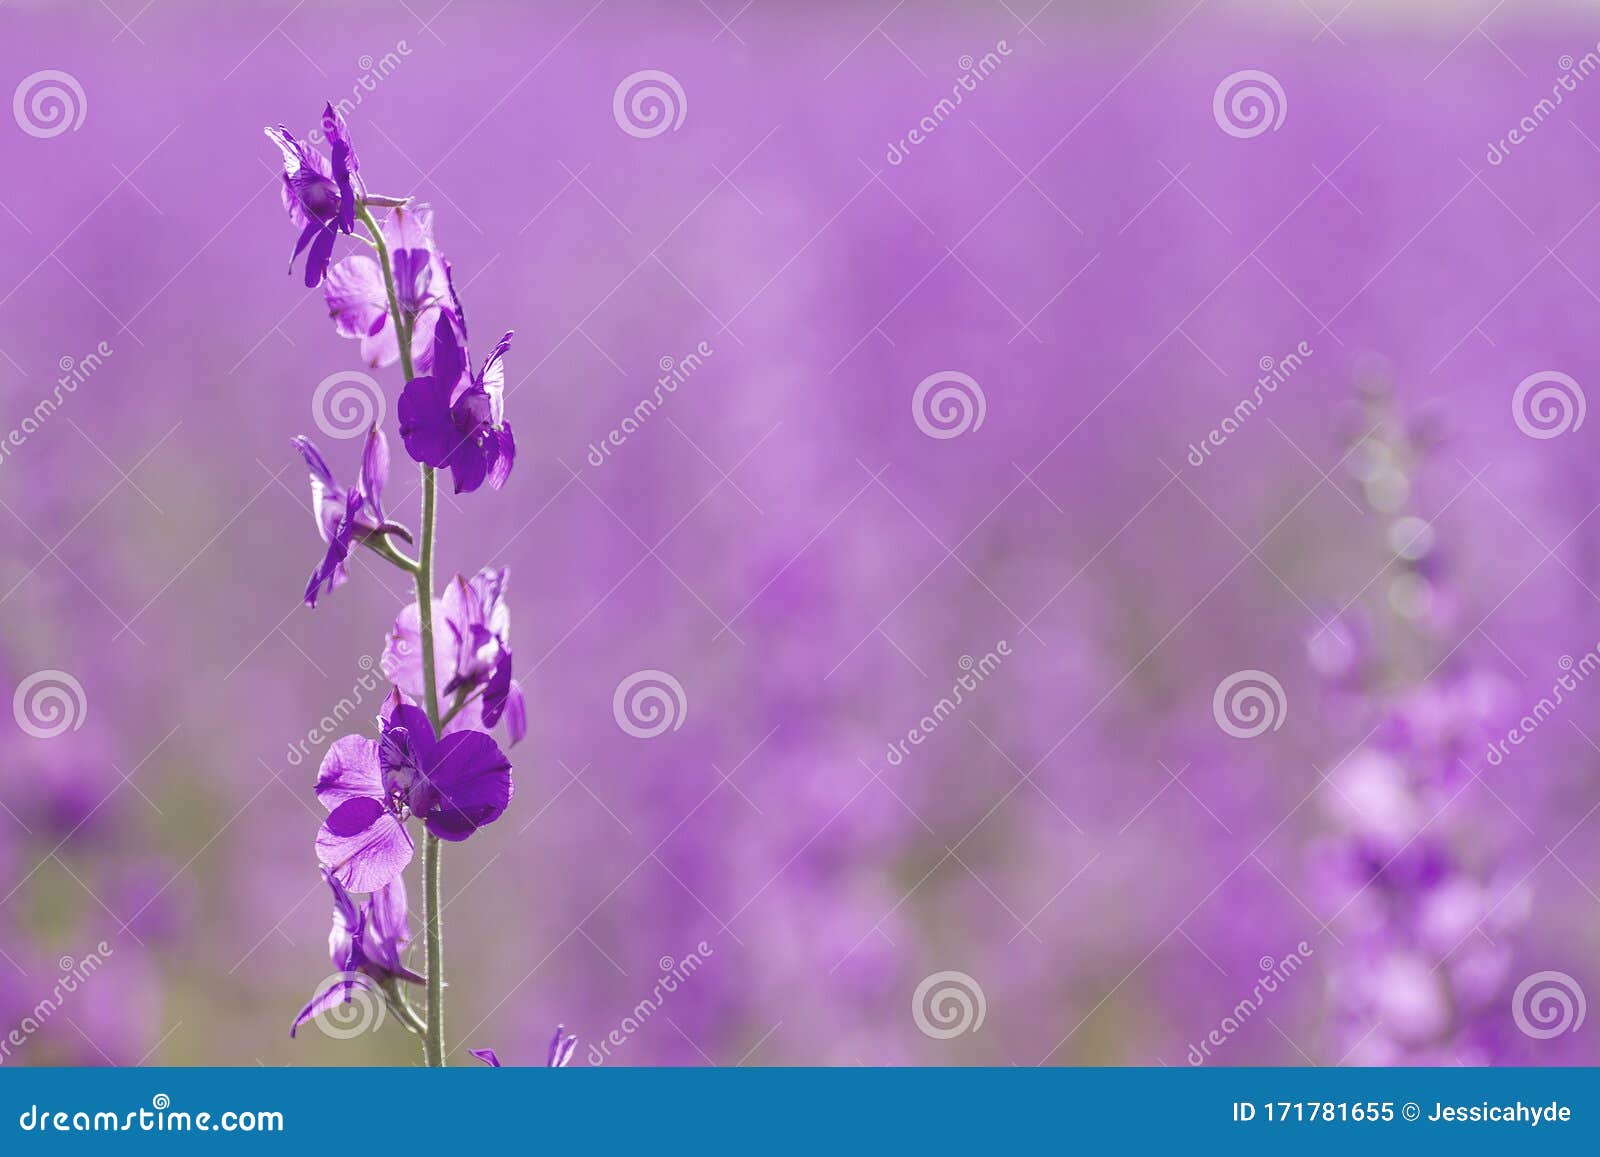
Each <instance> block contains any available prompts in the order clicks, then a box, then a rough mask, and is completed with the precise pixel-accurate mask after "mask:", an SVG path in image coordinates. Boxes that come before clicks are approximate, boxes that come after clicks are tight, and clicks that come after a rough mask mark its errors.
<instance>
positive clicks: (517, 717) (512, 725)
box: [506, 679, 528, 747]
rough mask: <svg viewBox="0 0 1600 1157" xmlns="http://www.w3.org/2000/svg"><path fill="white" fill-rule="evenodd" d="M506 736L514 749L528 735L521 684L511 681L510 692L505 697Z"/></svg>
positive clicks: (526, 710)
mask: <svg viewBox="0 0 1600 1157" xmlns="http://www.w3.org/2000/svg"><path fill="white" fill-rule="evenodd" d="M506 734H507V735H509V736H511V745H512V746H513V747H515V746H516V745H517V744H519V743H521V742H522V740H523V737H524V736H526V735H527V734H528V709H527V705H526V704H525V703H524V702H523V699H522V684H520V683H518V682H517V681H516V680H515V679H513V680H511V692H510V694H508V695H507V696H506Z"/></svg>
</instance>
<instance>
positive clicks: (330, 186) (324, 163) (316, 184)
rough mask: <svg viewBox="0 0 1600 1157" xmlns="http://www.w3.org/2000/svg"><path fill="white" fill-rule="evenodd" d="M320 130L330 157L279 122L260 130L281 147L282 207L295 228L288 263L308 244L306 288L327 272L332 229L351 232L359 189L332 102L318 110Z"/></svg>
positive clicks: (291, 264)
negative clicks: (320, 119)
mask: <svg viewBox="0 0 1600 1157" xmlns="http://www.w3.org/2000/svg"><path fill="white" fill-rule="evenodd" d="M322 130H323V133H324V135H325V136H326V137H327V138H328V141H329V143H330V145H331V146H332V148H333V160H332V161H331V162H330V161H329V160H328V159H327V158H326V157H324V156H323V155H322V154H321V153H320V152H318V151H317V150H316V149H314V148H312V147H311V145H310V144H309V143H306V142H303V141H301V140H299V139H298V138H297V137H296V136H295V135H294V134H293V133H291V132H290V131H289V130H288V129H286V128H284V127H283V126H282V125H279V126H278V127H277V128H270V127H269V128H266V129H263V130H262V131H263V132H265V133H266V134H267V136H268V137H269V138H270V139H271V141H272V143H273V144H275V145H277V146H278V149H279V150H280V151H281V152H282V153H283V207H284V208H285V209H286V210H288V213H289V220H290V221H292V222H293V223H294V224H295V226H296V227H298V228H299V230H300V237H299V239H298V240H297V241H296V242H295V245H294V253H293V254H291V255H290V257H289V268H290V269H291V270H292V269H293V268H294V263H295V260H296V258H298V257H299V256H300V254H301V253H302V252H304V251H305V249H306V248H307V246H309V247H310V250H311V251H310V253H309V254H307V256H306V287H307V288H315V287H316V286H317V285H320V284H321V283H322V279H323V277H324V276H326V275H327V272H328V262H329V260H330V259H331V258H332V256H333V242H334V237H335V235H336V234H338V233H341V232H343V233H353V232H355V223H356V200H357V198H359V197H360V196H361V195H362V193H363V192H364V190H363V189H362V186H361V179H360V177H359V176H358V175H357V171H358V169H359V163H358V162H357V160H356V154H355V149H354V148H353V147H352V146H351V144H350V133H349V129H347V128H346V127H345V123H344V118H343V117H342V116H340V115H339V113H338V111H337V110H336V109H334V107H333V106H332V105H331V104H330V105H328V106H327V107H326V108H325V109H324V110H323V113H322Z"/></svg>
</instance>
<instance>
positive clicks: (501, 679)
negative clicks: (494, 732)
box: [483, 648, 511, 727]
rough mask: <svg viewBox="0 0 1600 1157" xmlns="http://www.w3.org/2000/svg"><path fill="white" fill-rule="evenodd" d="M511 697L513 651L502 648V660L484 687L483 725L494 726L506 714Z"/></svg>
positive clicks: (495, 666) (496, 665)
mask: <svg viewBox="0 0 1600 1157" xmlns="http://www.w3.org/2000/svg"><path fill="white" fill-rule="evenodd" d="M510 698H511V652H510V651H508V650H506V649H504V648H502V649H501V651H500V661H499V662H498V663H496V664H495V665H494V671H493V673H492V674H491V675H490V676H489V682H488V683H486V684H485V685H484V688H483V725H484V726H485V727H493V726H494V725H495V724H496V723H498V722H500V716H502V715H504V714H505V710H506V703H507V701H508V700H509V699H510Z"/></svg>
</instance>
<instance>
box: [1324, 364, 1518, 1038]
mask: <svg viewBox="0 0 1600 1157" xmlns="http://www.w3.org/2000/svg"><path fill="white" fill-rule="evenodd" d="M1366 403H1367V410H1368V414H1369V417H1370V418H1372V419H1373V421H1372V422H1370V423H1369V424H1370V425H1371V426H1372V432H1371V433H1369V435H1368V436H1367V438H1366V440H1365V442H1364V443H1363V444H1362V446H1360V447H1358V450H1357V453H1356V454H1355V455H1354V460H1355V472H1356V474H1357V477H1358V480H1359V482H1360V484H1361V489H1362V493H1363V496H1364V498H1365V499H1366V505H1367V506H1368V508H1369V509H1370V510H1371V511H1372V512H1373V513H1374V514H1375V515H1377V516H1378V517H1379V518H1380V519H1382V520H1383V521H1384V522H1385V524H1386V529H1387V530H1388V532H1389V533H1388V540H1389V541H1390V542H1391V544H1393V545H1394V546H1395V548H1396V551H1397V556H1396V558H1395V559H1394V560H1393V561H1392V563H1391V565H1390V566H1389V567H1388V568H1386V569H1385V574H1384V583H1383V594H1384V596H1385V597H1384V599H1383V602H1382V605H1381V609H1379V608H1375V609H1374V612H1373V613H1371V614H1360V613H1359V612H1351V613H1349V614H1346V615H1345V616H1342V617H1340V618H1339V619H1337V620H1336V621H1335V623H1334V625H1333V627H1332V628H1330V629H1326V630H1323V631H1319V632H1318V634H1317V635H1316V636H1315V637H1314V638H1313V640H1312V644H1311V658H1312V661H1313V665H1314V666H1316V667H1317V668H1318V669H1319V671H1320V672H1321V673H1322V675H1323V676H1324V677H1325V678H1326V679H1327V681H1328V684H1329V686H1330V688H1331V689H1332V690H1333V691H1335V692H1336V693H1337V694H1338V695H1339V696H1341V697H1353V699H1354V701H1355V703H1356V705H1357V706H1358V708H1359V711H1360V713H1361V715H1362V716H1364V717H1365V721H1364V724H1363V727H1362V729H1363V731H1365V732H1366V738H1365V739H1363V740H1362V742H1361V743H1360V744H1359V745H1358V746H1357V747H1356V749H1355V750H1354V751H1352V752H1351V753H1350V754H1349V755H1347V756H1346V757H1345V758H1344V759H1342V760H1341V761H1340V762H1339V764H1338V765H1337V766H1336V767H1335V768H1334V769H1333V770H1332V772H1331V774H1330V776H1329V783H1330V785H1331V787H1330V790H1329V791H1328V792H1327V793H1326V794H1325V795H1324V801H1325V803H1326V804H1327V806H1328V808H1329V809H1330V810H1331V812H1332V818H1333V820H1334V823H1335V826H1336V834H1330V836H1329V837H1328V838H1326V839H1324V840H1322V841H1321V842H1319V843H1318V844H1317V845H1315V846H1314V847H1313V849H1312V867H1313V874H1314V877H1315V882H1316V884H1317V886H1318V891H1319V893H1320V894H1321V895H1322V896H1323V898H1324V899H1325V901H1326V902H1327V903H1329V904H1330V905H1334V906H1336V908H1337V912H1338V913H1339V916H1336V917H1335V918H1336V919H1339V917H1340V916H1342V917H1343V919H1342V920H1341V921H1340V926H1341V930H1343V929H1344V928H1345V927H1346V925H1348V926H1349V928H1350V929H1351V930H1350V931H1346V932H1344V943H1343V944H1342V945H1341V946H1340V948H1339V949H1338V951H1337V953H1336V954H1335V956H1334V958H1333V960H1334V963H1333V965H1332V974H1331V977H1330V987H1331V995H1332V997H1333V1016H1334V1021H1335V1025H1336V1028H1337V1031H1338V1034H1339V1038H1340V1041H1339V1043H1338V1045H1337V1054H1338V1055H1340V1056H1342V1057H1344V1058H1346V1059H1348V1060H1350V1061H1351V1062H1353V1063H1358V1064H1411V1065H1415V1064H1435V1065H1437V1064H1485V1063H1488V1062H1489V1061H1490V1060H1492V1059H1494V1057H1495V1056H1496V1055H1497V1053H1498V1052H1499V1051H1500V1046H1499V1042H1498V1039H1497V1038H1498V1036H1499V1035H1500V1034H1501V1033H1502V1032H1503V1025H1502V1024H1501V1021H1502V1020H1503V1018H1502V1017H1496V1016H1494V1015H1492V1012H1493V1011H1494V1010H1495V1009H1496V1008H1497V1004H1496V1002H1497V999H1498V997H1499V996H1500V994H1501V990H1502V987H1503V985H1504V983H1505V980H1506V978H1507V974H1508V968H1509V966H1510V962H1511V961H1510V948H1509V946H1508V944H1507V943H1506V940H1505V938H1504V934H1505V933H1507V932H1510V931H1512V930H1513V929H1514V927H1515V925H1516V924H1517V923H1518V922H1519V920H1520V919H1521V915H1520V912H1519V903H1518V900H1519V899H1522V897H1518V896H1516V895H1515V893H1516V889H1514V888H1513V889H1511V890H1510V892H1509V893H1508V892H1507V890H1506V889H1505V888H1504V887H1502V886H1499V885H1498V884H1497V883H1496V881H1495V880H1494V878H1493V877H1494V872H1493V870H1492V860H1493V852H1492V849H1491V848H1490V847H1489V846H1488V845H1487V843H1486V842H1484V841H1482V840H1481V839H1474V840H1473V841H1471V842H1472V843H1476V844H1477V845H1478V846H1477V847H1475V848H1471V847H1470V844H1467V842H1466V841H1463V840H1462V838H1461V836H1462V833H1460V832H1458V831H1454V830H1452V828H1453V824H1452V822H1451V817H1450V807H1449V805H1450V804H1451V803H1452V802H1453V801H1454V799H1455V797H1456V796H1457V795H1458V794H1459V792H1460V789H1461V786H1462V784H1463V783H1464V782H1465V781H1466V780H1467V779H1468V778H1469V777H1470V776H1471V775H1473V774H1474V773H1473V771H1472V769H1471V767H1470V765H1469V764H1468V763H1467V762H1466V759H1467V758H1468V757H1469V756H1471V755H1475V754H1476V753H1477V752H1479V751H1481V750H1482V737H1483V735H1484V731H1485V726H1486V723H1485V720H1486V719H1487V718H1489V717H1491V716H1492V714H1493V711H1494V708H1495V705H1496V703H1497V700H1498V699H1500V698H1501V697H1502V694H1503V688H1502V687H1501V685H1500V683H1499V681H1498V680H1496V679H1495V678H1494V677H1493V676H1491V675H1488V674H1486V673H1485V672H1484V671H1482V670H1480V669H1478V668H1477V667H1476V666H1474V665H1473V664H1471V663H1470V662H1467V661H1465V660H1464V659H1458V658H1456V657H1455V653H1454V652H1451V653H1448V654H1446V656H1445V659H1443V660H1440V659H1437V658H1436V656H1437V654H1438V652H1439V651H1440V650H1441V649H1442V648H1440V647H1438V646H1437V645H1436V644H1437V643H1438V641H1439V639H1440V638H1441V637H1443V636H1444V635H1445V633H1446V632H1445V628H1447V627H1449V626H1450V625H1451V623H1452V622H1453V620H1454V618H1455V617H1456V608H1457V605H1458V600H1457V599H1456V598H1455V597H1454V596H1453V593H1452V591H1451V585H1450V574H1449V568H1448V567H1447V565H1446V562H1445V559H1444V557H1443V553H1442V551H1441V550H1440V549H1439V547H1438V545H1437V544H1436V543H1435V542H1434V539H1433V535H1432V532H1431V529H1430V528H1428V527H1427V525H1426V524H1425V523H1423V522H1422V521H1421V520H1420V519H1419V518H1417V517H1416V516H1415V515H1413V514H1411V513H1410V511H1409V509H1408V505H1407V501H1406V496H1407V495H1409V494H1410V493H1411V492H1412V490H1413V488H1414V487H1413V484H1412V479H1413V477H1414V475H1415V474H1416V472H1417V470H1418V464H1419V460H1420V459H1421V458H1422V457H1423V456H1424V454H1425V452H1426V450H1427V448H1428V443H1429V441H1430V439H1431V435H1430V434H1429V432H1428V430H1427V427H1426V426H1425V425H1423V424H1421V423H1419V422H1417V421H1409V422H1408V421H1405V420H1403V419H1401V418H1400V417H1399V416H1398V415H1397V414H1395V413H1394V411H1393V406H1392V403H1391V402H1390V400H1389V399H1388V397H1387V396H1386V395H1385V394H1384V393H1382V392H1381V391H1378V390H1377V389H1376V388H1374V389H1373V390H1371V391H1369V393H1368V396H1367V398H1366ZM1464 844H1465V845H1466V847H1468V848H1470V850H1471V852H1472V854H1471V856H1470V857H1469V856H1468V855H1465V854H1463V853H1464V850H1465V849H1464ZM1497 894H1499V895H1500V898H1499V899H1495V896H1496V895H1497Z"/></svg>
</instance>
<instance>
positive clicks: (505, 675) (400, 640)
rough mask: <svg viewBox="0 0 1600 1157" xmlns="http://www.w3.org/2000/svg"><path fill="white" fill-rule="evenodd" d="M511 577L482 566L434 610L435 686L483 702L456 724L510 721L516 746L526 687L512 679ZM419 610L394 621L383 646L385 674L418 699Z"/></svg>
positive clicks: (523, 724)
mask: <svg viewBox="0 0 1600 1157" xmlns="http://www.w3.org/2000/svg"><path fill="white" fill-rule="evenodd" d="M508 576H509V571H507V570H506V569H505V568H504V567H501V568H494V567H485V568H484V569H483V570H481V571H479V572H478V573H477V574H475V575H473V576H472V578H470V579H465V578H462V577H461V576H460V575H457V576H456V577H455V578H454V579H452V580H451V581H450V583H449V585H448V586H446V587H445V590H444V595H443V597H442V598H439V599H435V600H434V604H433V620H434V680H435V684H434V685H435V686H436V687H438V688H439V689H440V690H439V693H440V695H442V696H452V695H460V696H462V697H463V699H467V698H471V697H472V696H473V694H474V693H476V692H480V691H481V696H480V697H479V698H478V699H477V700H475V701H473V702H472V703H471V704H470V707H472V708H476V709H477V711H476V717H475V718H474V716H472V715H469V714H468V713H467V712H466V711H463V712H462V713H461V714H460V715H458V716H457V717H456V721H455V722H460V721H463V720H465V721H467V722H468V723H469V724H474V725H478V726H482V727H484V728H489V727H493V726H494V725H495V724H496V723H498V722H499V721H500V718H501V716H502V715H503V716H504V717H505V721H506V728H507V731H508V733H509V734H510V737H511V742H512V743H513V744H515V743H517V742H519V741H520V740H521V739H522V737H523V736H524V735H525V734H527V729H528V724H527V710H526V706H525V704H524V701H523V694H522V687H521V685H520V684H519V683H518V682H517V681H516V680H515V679H513V678H512V677H511V669H512V659H511V608H510V606H509V605H508V604H507V602H506V599H505V589H506V581H507V578H508ZM419 617H420V616H419V613H418V609H417V604H416V603H412V604H410V605H409V606H407V607H405V608H404V609H403V610H402V611H401V612H400V615H399V617H398V618H396V619H395V624H394V630H393V631H392V632H390V634H389V637H388V639H387V640H386V641H385V644H384V653H383V670H384V672H385V673H386V674H387V675H388V676H389V678H390V679H391V680H392V681H393V682H394V684H395V685H396V686H397V687H399V688H400V689H401V690H402V691H404V692H405V693H406V694H407V695H409V696H410V697H411V698H412V699H413V700H420V699H421V698H422V697H423V694H424V691H423V686H422V629H421V625H420V623H419Z"/></svg>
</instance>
